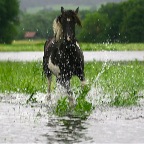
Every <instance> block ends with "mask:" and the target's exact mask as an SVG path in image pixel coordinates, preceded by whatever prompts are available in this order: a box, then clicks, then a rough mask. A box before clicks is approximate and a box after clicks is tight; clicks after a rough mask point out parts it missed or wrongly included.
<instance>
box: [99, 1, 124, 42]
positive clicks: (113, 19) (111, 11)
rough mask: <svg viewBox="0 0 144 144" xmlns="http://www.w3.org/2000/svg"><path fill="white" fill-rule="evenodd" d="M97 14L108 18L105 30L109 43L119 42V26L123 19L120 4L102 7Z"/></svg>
mask: <svg viewBox="0 0 144 144" xmlns="http://www.w3.org/2000/svg"><path fill="white" fill-rule="evenodd" d="M99 12H100V13H102V14H105V15H107V16H108V19H109V21H110V24H109V27H108V28H107V35H108V39H109V41H110V42H117V41H119V40H120V29H119V26H120V24H121V22H122V19H123V11H122V8H121V4H120V3H118V4H117V3H108V4H106V5H102V6H101V8H100V9H99Z"/></svg>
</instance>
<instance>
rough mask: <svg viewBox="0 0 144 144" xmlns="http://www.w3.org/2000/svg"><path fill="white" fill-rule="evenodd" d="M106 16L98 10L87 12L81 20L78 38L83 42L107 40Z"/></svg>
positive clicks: (107, 21)
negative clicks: (81, 25)
mask: <svg viewBox="0 0 144 144" xmlns="http://www.w3.org/2000/svg"><path fill="white" fill-rule="evenodd" d="M108 25H109V20H108V17H107V16H106V15H104V14H100V13H98V12H94V13H89V14H88V15H87V16H86V18H85V19H84V21H83V28H82V30H81V33H80V34H79V36H78V37H79V40H80V41H83V42H104V41H106V40H107V36H106V29H107V27H108Z"/></svg>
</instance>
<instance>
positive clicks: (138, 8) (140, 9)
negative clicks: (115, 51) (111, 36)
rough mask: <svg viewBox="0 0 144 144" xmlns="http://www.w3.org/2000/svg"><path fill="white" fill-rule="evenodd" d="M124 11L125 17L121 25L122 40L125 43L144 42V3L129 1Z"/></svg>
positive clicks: (141, 1) (141, 0) (139, 0)
mask: <svg viewBox="0 0 144 144" xmlns="http://www.w3.org/2000/svg"><path fill="white" fill-rule="evenodd" d="M126 8H127V11H126V10H125V9H126ZM123 11H124V13H125V15H124V18H123V21H122V23H121V25H120V32H121V39H122V40H123V41H124V42H144V14H143V13H144V1H143V0H137V1H135V0H129V1H128V2H125V3H123Z"/></svg>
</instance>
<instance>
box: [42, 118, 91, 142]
mask: <svg viewBox="0 0 144 144" xmlns="http://www.w3.org/2000/svg"><path fill="white" fill-rule="evenodd" d="M47 127H49V128H50V131H48V132H47V134H45V135H44V136H45V137H47V141H48V142H49V143H54V142H58V143H73V142H74V143H77V142H82V141H85V142H86V141H87V142H90V141H91V140H92V138H91V137H88V136H86V130H87V128H86V126H85V121H84V120H81V119H78V118H62V119H51V120H50V121H49V122H48V123H47Z"/></svg>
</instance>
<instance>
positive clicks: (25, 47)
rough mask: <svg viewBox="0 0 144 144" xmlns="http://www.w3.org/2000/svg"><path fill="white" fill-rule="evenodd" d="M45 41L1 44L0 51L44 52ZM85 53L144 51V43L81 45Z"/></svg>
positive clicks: (21, 41)
mask: <svg viewBox="0 0 144 144" xmlns="http://www.w3.org/2000/svg"><path fill="white" fill-rule="evenodd" d="M44 43H45V40H30V41H29V40H20V41H14V42H13V43H12V44H11V45H10V44H9V45H8V44H0V51H1V52H2V51H43V47H44ZM80 46H81V48H82V50H83V51H102V50H107V51H125V50H128V51H130V50H133V51H136V50H140V51H142V50H144V44H143V43H131V44H122V43H114V44H107V43H105V44H93V43H80Z"/></svg>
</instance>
